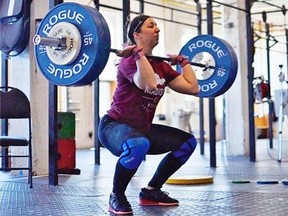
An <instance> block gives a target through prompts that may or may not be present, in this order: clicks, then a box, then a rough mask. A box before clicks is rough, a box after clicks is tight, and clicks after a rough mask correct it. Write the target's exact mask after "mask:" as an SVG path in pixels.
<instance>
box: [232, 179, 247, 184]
mask: <svg viewBox="0 0 288 216" xmlns="http://www.w3.org/2000/svg"><path fill="white" fill-rule="evenodd" d="M232 183H233V184H247V183H250V180H244V179H237V180H232Z"/></svg>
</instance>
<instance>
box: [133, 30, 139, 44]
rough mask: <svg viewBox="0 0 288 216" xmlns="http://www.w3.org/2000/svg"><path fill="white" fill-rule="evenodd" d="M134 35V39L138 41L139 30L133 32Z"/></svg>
mask: <svg viewBox="0 0 288 216" xmlns="http://www.w3.org/2000/svg"><path fill="white" fill-rule="evenodd" d="M133 37H134V41H135V42H136V41H138V40H139V37H140V36H139V32H134V33H133Z"/></svg>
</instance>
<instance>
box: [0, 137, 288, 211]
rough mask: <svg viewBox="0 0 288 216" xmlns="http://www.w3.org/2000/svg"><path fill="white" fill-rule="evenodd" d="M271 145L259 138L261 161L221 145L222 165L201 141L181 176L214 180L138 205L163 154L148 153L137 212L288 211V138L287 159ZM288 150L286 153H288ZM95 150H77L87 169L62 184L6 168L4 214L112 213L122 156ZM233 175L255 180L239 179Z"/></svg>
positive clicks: (1, 187) (0, 187)
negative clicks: (213, 163)
mask: <svg viewBox="0 0 288 216" xmlns="http://www.w3.org/2000/svg"><path fill="white" fill-rule="evenodd" d="M273 143H274V148H273V149H270V148H269V147H268V148H267V146H268V140H266V139H259V140H257V142H256V145H257V148H256V150H257V151H256V158H257V162H250V161H249V158H247V157H242V156H235V157H227V156H226V155H225V154H224V153H225V143H224V142H219V143H217V144H216V148H217V168H211V167H210V159H209V144H208V143H207V144H205V155H200V153H199V152H200V151H199V146H198V148H197V149H196V151H195V153H194V154H193V156H192V157H191V158H190V159H189V161H188V162H187V164H185V165H184V166H183V167H182V168H181V169H180V170H178V172H177V173H176V174H175V176H182V177H184V176H185V177H186V176H189V177H198V178H199V177H206V176H207V177H208V176H213V180H214V181H213V183H210V184H199V185H171V184H165V185H164V186H163V188H162V189H163V190H164V191H168V192H169V194H170V195H171V196H172V197H175V198H177V199H178V200H179V201H180V205H179V206H176V207H141V206H138V194H139V191H140V188H141V187H143V186H145V185H146V184H147V182H148V181H149V178H150V177H151V175H152V173H153V172H154V170H155V165H156V164H157V163H158V162H159V161H160V159H161V158H162V157H163V155H158V156H147V157H146V160H145V161H144V162H143V163H142V164H141V166H140V168H139V170H138V171H137V173H136V175H135V176H134V178H133V179H132V181H131V182H130V184H129V186H128V189H127V193H126V195H127V197H128V200H129V201H130V203H131V205H132V207H133V212H134V215H139V216H143V215H159V216H160V215H161V216H162V215H163V216H164V215H171V216H175V215H181V216H185V215H187V216H202V215H203V216H207V215H211V216H218V215H225V216H228V215H229V216H232V215H239V216H248V215H251V216H252V215H253V216H261V215H263V216H264V215H265V216H270V215H271V216H272V215H273V216H280V215H287V212H288V205H287V200H288V186H286V185H284V184H282V179H286V178H287V179H288V163H287V162H288V147H287V145H288V142H286V141H283V156H282V162H281V163H280V162H278V161H277V160H275V158H273V157H276V155H277V145H278V143H277V140H275V141H274V142H273ZM285 154H286V155H285ZM93 158H94V154H93V151H90V150H77V156H76V163H77V166H76V168H79V169H80V170H81V175H60V176H59V185H57V186H51V185H48V177H47V176H37V177H34V178H33V180H34V187H33V189H30V188H29V185H28V184H27V178H15V177H11V176H10V174H9V173H6V172H0V179H1V180H0V202H1V206H0V215H2V216H8V215H11V216H12V215H13V216H15V215H25V216H26V215H33V216H35V215H45V216H47V215H53V216H56V215H61V216H66V215H79V216H80V215H81V216H86V215H91V216H92V215H99V216H102V215H111V214H110V213H109V212H108V211H107V209H108V199H109V193H110V191H111V187H112V176H113V172H114V164H115V162H116V160H117V158H116V157H114V156H112V155H111V154H110V153H109V152H108V151H107V150H106V149H105V148H101V165H100V166H98V165H94V164H93ZM233 180H249V181H250V183H246V184H236V183H233V182H232V181H233ZM258 180H269V181H275V180H276V181H278V183H277V184H259V183H257V181H258Z"/></svg>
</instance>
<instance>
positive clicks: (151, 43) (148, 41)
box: [134, 17, 160, 49]
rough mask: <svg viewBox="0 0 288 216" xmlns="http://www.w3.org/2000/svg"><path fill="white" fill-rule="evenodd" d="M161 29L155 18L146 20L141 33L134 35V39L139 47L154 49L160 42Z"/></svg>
mask: <svg viewBox="0 0 288 216" xmlns="http://www.w3.org/2000/svg"><path fill="white" fill-rule="evenodd" d="M159 32H160V30H159V28H158V26H157V23H156V22H155V20H154V19H153V18H151V17H150V18H148V19H146V20H145V22H144V23H143V25H142V26H141V28H140V32H135V33H134V38H135V41H136V43H137V45H140V46H142V47H147V48H151V49H153V48H154V47H155V46H156V45H157V44H158V40H159Z"/></svg>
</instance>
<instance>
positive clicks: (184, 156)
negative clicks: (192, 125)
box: [172, 136, 197, 163]
mask: <svg viewBox="0 0 288 216" xmlns="http://www.w3.org/2000/svg"><path fill="white" fill-rule="evenodd" d="M196 147H197V141H196V139H195V137H194V136H192V137H191V138H189V139H188V140H186V141H185V142H184V143H182V144H181V145H180V146H179V148H178V149H177V150H175V151H173V152H172V154H173V156H174V157H175V158H178V159H179V161H180V162H181V163H185V162H186V161H187V160H188V159H189V158H190V156H191V155H192V154H193V152H194V150H195V149H196Z"/></svg>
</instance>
